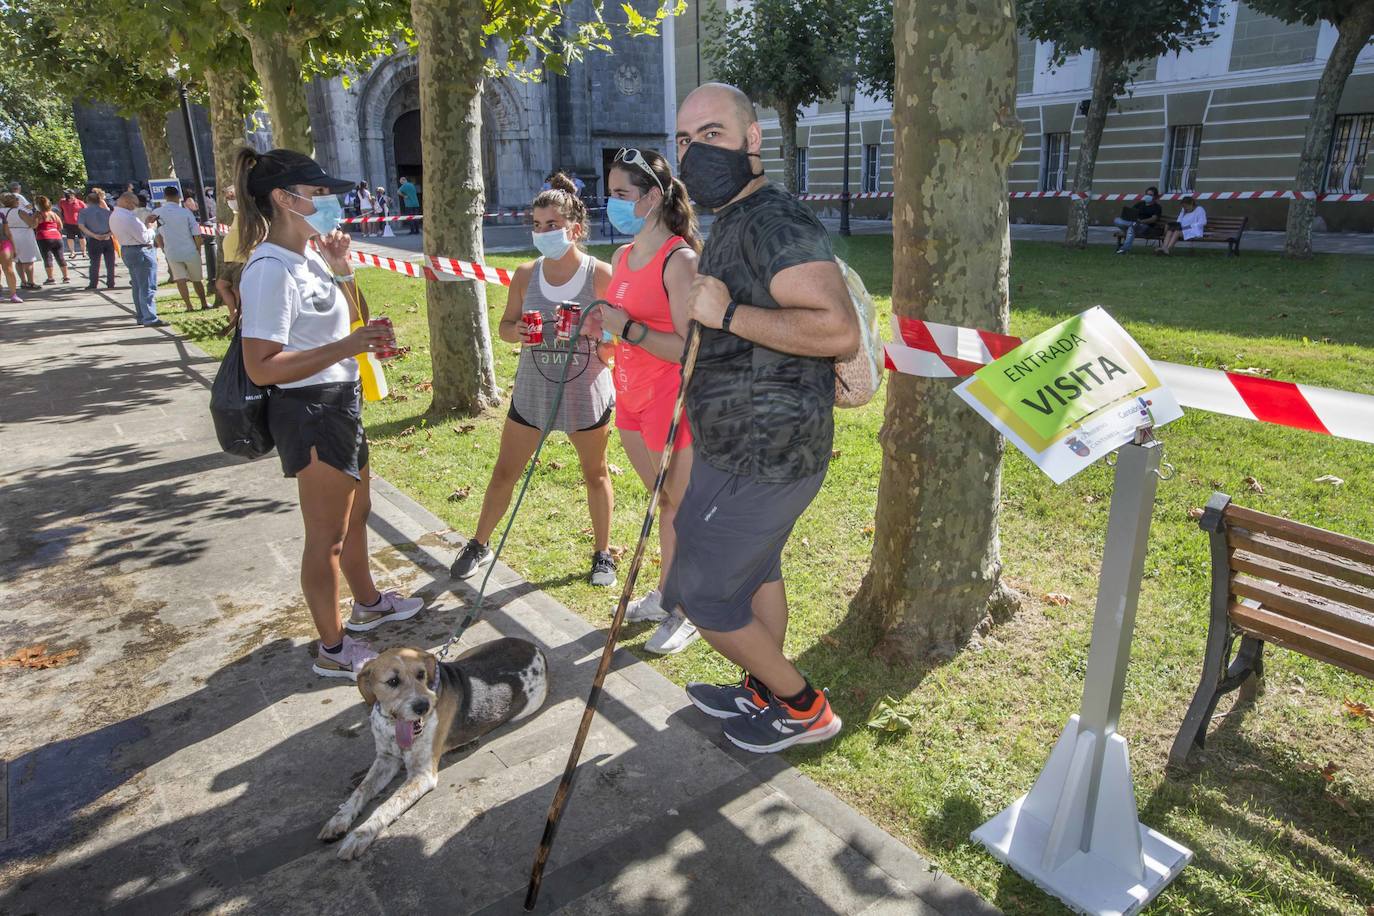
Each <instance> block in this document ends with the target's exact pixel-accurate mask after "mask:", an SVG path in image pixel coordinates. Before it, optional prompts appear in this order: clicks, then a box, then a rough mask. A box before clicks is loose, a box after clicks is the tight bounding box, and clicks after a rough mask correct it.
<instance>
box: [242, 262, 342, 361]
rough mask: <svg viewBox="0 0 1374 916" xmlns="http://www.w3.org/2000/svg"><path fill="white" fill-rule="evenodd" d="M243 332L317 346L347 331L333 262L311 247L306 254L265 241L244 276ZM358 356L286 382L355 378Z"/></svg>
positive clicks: (287, 345)
mask: <svg viewBox="0 0 1374 916" xmlns="http://www.w3.org/2000/svg"><path fill="white" fill-rule="evenodd" d="M239 299H240V302H241V303H242V309H243V336H244V337H252V338H254V339H256V340H272V341H276V342H277V343H279V344H281V345H282V348H283V349H284V350H290V351H300V350H313V349H315V348H316V347H323V346H325V345H326V344H331V343H334V341H336V340H342V339H343V338H345V337H347V336H348V333H349V330H348V325H349V321H348V300H347V299H346V298H344V294H343V291H342V290H341V289H339V287H338V285H337V284H336V283H335V282H334V277H333V272H332V271H331V270H330V269H329V266H328V265H327V264H325V263H324V259H323V258H321V257H320V256H319V255H318V254H316V253H315V252H314V251H312V250H311V249H309V248H307V249H306V251H305V255H304V256H302V255H299V254H296V253H295V252H294V251H288V250H286V249H285V248H282V247H281V246H280V245H273V244H272V243H270V242H263V243H262V244H261V245H259V246H258V247H257V248H255V249H253V255H252V257H250V258H249V259H248V263H247V265H245V266H244V268H243V277H242V279H241V280H240V281H239ZM357 380H358V361H357V360H356V359H353V358H352V357H349V358H348V359H344V360H340V361H339V362H337V363H335V364H334V365H332V366H330V367H328V368H326V369H324V370H323V371H320V372H316V373H315V374H314V375H312V376H309V377H307V378H303V379H301V380H300V381H298V382H285V383H283V384H282V385H280V386H278V387H281V388H304V387H305V386H306V385H325V384H329V383H331V382H356V381H357Z"/></svg>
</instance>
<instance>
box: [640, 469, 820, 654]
mask: <svg viewBox="0 0 1374 916" xmlns="http://www.w3.org/2000/svg"><path fill="white" fill-rule="evenodd" d="M825 471H826V469H824V468H823V469H822V470H821V471H820V472H819V473H816V474H811V475H809V476H807V477H803V478H802V479H800V480H793V481H788V482H787V483H760V482H758V481H756V480H754V479H753V478H752V477H740V476H738V475H736V474H731V473H729V472H728V471H722V470H720V469H718V468H714V467H712V466H711V465H709V464H707V463H706V462H705V461H703V460H701V459H700V458H698V459H697V460H696V461H693V462H692V476H691V477H690V478H689V479H688V481H687V492H686V493H684V494H683V496H682V504H681V505H680V506H678V509H677V514H676V516H675V517H674V521H673V530H674V531H675V532H676V533H677V552H676V554H675V555H674V556H673V565H672V568H671V569H669V570H668V581H667V583H666V584H665V585H664V587H663V601H662V603H663V606H664V607H665V608H669V609H672V608H677V607H681V608H682V610H683V612H684V613H686V615H687V619H688V620H690V621H692V623H694V624H696V625H697V626H698V627H701V628H702V629H704V630H715V631H717V632H721V633H728V632H731V631H733V630H738V629H740V628H741V627H743V626H745V625H747V624H748V623H749V621H751V620H752V619H753V618H754V610H753V607H752V604H753V600H754V593H755V592H757V591H758V590H759V588H760V587H761V586H763V585H765V584H766V583H769V582H777V581H778V580H779V579H781V578H782V549H783V548H784V547H785V546H787V539H788V537H790V536H791V534H792V527H793V526H794V525H796V523H797V519H799V518H801V514H802V513H803V512H805V511H806V507H807V506H809V505H811V501H812V500H813V499H815V498H816V494H817V493H819V492H820V489H821V484H822V483H823V482H824V481H825Z"/></svg>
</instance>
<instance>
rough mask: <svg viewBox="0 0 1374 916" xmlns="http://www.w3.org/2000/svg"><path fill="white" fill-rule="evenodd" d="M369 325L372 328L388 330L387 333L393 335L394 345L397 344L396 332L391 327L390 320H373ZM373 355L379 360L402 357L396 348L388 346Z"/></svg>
mask: <svg viewBox="0 0 1374 916" xmlns="http://www.w3.org/2000/svg"><path fill="white" fill-rule="evenodd" d="M367 325H368V327H372V328H386V329H387V331H389V332H390V333H391V341H392V344H395V342H396V330H395V328H393V327H392V326H391V319H390V318H373V319H372V320H371V321H369V322H368V323H367ZM372 355H373V356H375V357H377V358H378V359H395V358H396V357H397V356H400V355H401V351H400V350H398V349H396V347H395V346H388V347H385V348H383V349H381V350H378V351H377V352H376V353H374V354H372Z"/></svg>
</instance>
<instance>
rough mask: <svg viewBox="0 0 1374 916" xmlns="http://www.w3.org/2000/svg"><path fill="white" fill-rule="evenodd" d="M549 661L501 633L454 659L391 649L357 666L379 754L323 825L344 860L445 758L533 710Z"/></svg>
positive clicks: (367, 842) (415, 795)
mask: <svg viewBox="0 0 1374 916" xmlns="http://www.w3.org/2000/svg"><path fill="white" fill-rule="evenodd" d="M548 668H549V666H548V660H547V659H546V658H545V657H544V653H543V652H541V651H540V650H539V648H538V647H537V646H535V645H534V644H533V643H531V642H527V641H526V640H523V639H497V640H494V641H492V642H489V643H484V644H483V645H480V646H477V647H476V648H474V649H472V650H471V651H469V652H466V653H464V654H463V655H462V656H460V657H459V658H457V659H455V660H454V661H451V662H442V663H441V662H440V661H439V660H438V659H437V658H435V657H434V656H433V655H432V654H430V653H429V652H426V651H424V650H423V649H415V648H399V649H388V650H386V651H385V652H383V653H381V654H380V655H378V656H377V657H376V658H374V659H373V660H372V661H370V662H368V663H367V664H366V665H364V666H363V670H362V671H360V672H358V690H359V691H360V692H361V693H362V695H363V699H364V700H365V701H366V702H367V705H368V706H369V707H371V713H370V715H369V719H370V720H371V723H372V737H373V739H374V740H375V741H376V743H377V759H376V760H374V761H373V762H372V767H371V769H369V770H368V771H367V775H366V776H364V777H363V781H362V783H360V784H359V786H358V788H357V789H355V790H354V792H353V794H352V795H350V796H349V797H348V799H347V800H346V801H345V802H344V803H343V804H342V805H340V806H339V810H338V812H337V813H336V814H335V815H334V816H333V817H331V818H330V819H329V822H328V823H327V824H325V825H324V829H323V830H321V831H320V839H322V840H336V839H338V838H339V837H341V836H343V835H344V834H345V833H348V836H347V838H346V839H345V840H344V841H343V843H342V844H340V846H339V853H338V855H339V858H340V859H355V858H357V857H358V856H360V855H362V854H363V853H364V852H365V851H366V850H367V848H368V847H369V846H371V845H372V842H373V841H374V840H375V839H377V837H378V836H379V835H380V834H381V832H382V831H383V830H385V829H386V828H387V826H388V825H390V824H391V822H392V821H394V820H396V818H398V817H400V816H401V815H402V814H403V813H404V812H405V811H406V809H408V808H409V807H410V806H411V805H413V804H415V803H416V802H417V801H419V800H420V799H421V798H423V797H424V796H425V794H426V793H428V792H429V791H430V790H431V789H433V788H434V786H435V785H436V784H437V783H438V781H439V758H440V757H442V756H443V755H444V754H445V753H446V752H448V751H451V750H453V749H455V748H458V747H462V746H463V745H465V744H471V743H473V742H474V741H476V740H477V739H478V738H480V737H481V736H482V735H485V734H486V733H487V732H489V731H491V730H492V729H495V728H497V727H499V726H501V725H504V724H505V723H507V722H513V721H517V720H519V719H524V718H526V717H528V716H532V715H534V713H535V712H537V711H538V710H539V707H541V706H543V705H544V700H545V698H546V697H547V696H548V692H549V680H548ZM402 764H404V765H405V768H406V780H405V782H404V783H402V784H401V787H400V788H399V789H397V790H396V793H395V794H394V795H392V796H391V797H390V798H388V799H387V800H386V801H384V802H382V804H381V805H379V806H378V807H377V810H376V811H374V812H372V815H371V817H369V818H368V819H367V820H365V821H363V823H361V824H359V825H358V827H357V828H355V829H354V830H353V831H352V832H349V830H348V828H349V827H350V826H351V825H352V824H353V821H354V819H355V818H356V817H357V816H358V812H360V811H361V810H362V809H363V807H364V806H366V805H367V803H368V802H369V801H371V800H372V799H373V798H374V797H375V796H377V795H378V794H379V793H380V792H381V791H382V789H384V788H386V786H387V784H388V783H390V782H391V780H392V779H393V778H394V777H395V775H396V773H397V772H398V771H399V770H400V768H401V765H402Z"/></svg>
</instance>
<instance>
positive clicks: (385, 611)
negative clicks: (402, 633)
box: [344, 590, 425, 633]
mask: <svg viewBox="0 0 1374 916" xmlns="http://www.w3.org/2000/svg"><path fill="white" fill-rule="evenodd" d="M424 606H425V599H423V598H402V597H401V593H400V592H396V591H390V590H388V591H385V592H382V597H381V600H379V601H378V602H377V603H376V604H374V605H372V606H370V607H369V606H367V605H364V604H359V603H358V602H357V601H354V602H353V613H352V615H350V616H349V618H348V623H346V624H344V626H346V627H347V628H348V629H350V630H352V631H353V632H354V633H366V632H367V631H368V630H375V629H377V628H378V627H379V626H381V625H382V624H384V623H391V622H392V621H394V620H409V619H410V618H412V617H414V616H415V615H416V614H418V613H420V609H421V608H423V607H424Z"/></svg>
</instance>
